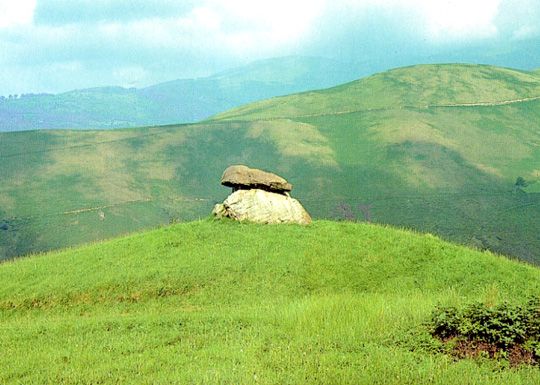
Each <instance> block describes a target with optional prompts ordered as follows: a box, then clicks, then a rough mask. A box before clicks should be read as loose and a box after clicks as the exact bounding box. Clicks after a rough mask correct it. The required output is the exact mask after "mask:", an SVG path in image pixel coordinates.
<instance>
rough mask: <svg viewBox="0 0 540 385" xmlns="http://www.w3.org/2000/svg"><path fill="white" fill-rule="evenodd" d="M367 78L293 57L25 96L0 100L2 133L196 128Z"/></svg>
mask: <svg viewBox="0 0 540 385" xmlns="http://www.w3.org/2000/svg"><path fill="white" fill-rule="evenodd" d="M365 74H366V73H365V72H362V69H361V68H358V67H356V66H354V65H351V64H345V63H340V62H337V61H333V60H329V59H324V58H315V57H296V56H291V57H284V58H275V59H268V60H263V61H258V62H255V63H252V64H249V65H247V66H245V67H242V68H238V69H235V70H232V71H227V72H223V73H219V74H217V75H214V76H210V77H206V78H200V79H181V80H174V81H170V82H166V83H161V84H157V85H154V86H150V87H147V88H142V89H135V88H129V89H127V88H122V87H100V88H91V89H84V90H75V91H70V92H65V93H61V94H56V95H52V94H37V95H36V94H28V95H21V96H17V97H10V98H3V99H0V131H21V130H30V129H50V128H70V129H84V128H93V129H110V128H120V127H137V126H146V125H163V124H176V123H183V122H195V121H199V120H201V119H205V118H207V117H209V116H211V115H214V114H216V113H218V112H221V111H225V110H227V109H230V108H233V107H236V106H239V105H242V104H245V103H249V102H253V101H256V100H260V99H265V98H269V97H272V96H277V95H285V94H290V93H294V92H300V91H306V90H310V89H318V88H326V87H330V86H334V85H337V84H341V83H343V82H346V81H350V80H353V79H357V78H358V77H360V76H362V75H365Z"/></svg>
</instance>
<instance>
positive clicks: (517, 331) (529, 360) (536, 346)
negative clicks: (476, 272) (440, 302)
mask: <svg viewBox="0 0 540 385" xmlns="http://www.w3.org/2000/svg"><path fill="white" fill-rule="evenodd" d="M429 327H430V333H431V335H432V336H433V337H435V338H437V339H438V340H440V341H441V342H443V343H444V344H445V346H446V348H447V351H448V352H449V353H450V354H452V355H453V356H455V357H457V358H490V359H499V360H507V361H508V363H509V364H510V365H511V366H518V365H522V364H525V365H534V366H538V364H539V362H540V297H535V298H532V299H530V300H529V301H528V302H527V303H526V304H525V305H510V304H508V303H503V304H500V305H497V306H488V305H485V304H483V303H473V304H470V305H468V306H466V307H464V308H461V309H460V308H457V307H452V306H450V307H437V308H436V309H435V310H434V311H433V313H432V316H431V321H430V324H429Z"/></svg>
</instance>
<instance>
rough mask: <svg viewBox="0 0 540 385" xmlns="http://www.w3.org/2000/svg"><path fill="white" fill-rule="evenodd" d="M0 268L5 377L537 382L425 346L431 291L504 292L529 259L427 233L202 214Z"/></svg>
mask: <svg viewBox="0 0 540 385" xmlns="http://www.w3.org/2000/svg"><path fill="white" fill-rule="evenodd" d="M336 240H339V242H336ZM0 280H1V282H2V283H3V284H2V286H1V287H0V327H1V329H2V333H0V344H1V345H2V349H3V354H2V355H0V382H1V383H2V384H6V385H7V384H19V383H24V384H43V383H56V384H59V383H80V384H91V383H100V384H116V383H125V382H129V383H131V384H143V383H150V382H151V383H153V384H184V383H213V384H215V383H234V384H252V383H257V382H259V383H264V384H302V383H309V384H329V383H336V382H339V383H341V384H355V385H356V384H421V383H422V384H423V383H432V384H455V383H460V384H464V385H465V384H476V385H481V384H489V385H495V384H501V385H502V384H504V385H506V384H534V383H538V382H539V381H540V371H539V370H538V369H537V368H527V367H519V368H513V369H508V368H506V369H505V366H504V364H502V363H493V362H489V361H488V360H479V361H476V362H472V361H470V360H463V361H455V360H454V359H452V358H451V357H448V356H446V355H444V354H441V353H435V350H436V347H437V344H436V343H435V342H434V341H433V340H431V338H430V337H429V335H427V332H426V330H425V328H424V326H422V325H423V323H424V322H425V321H427V320H428V319H429V317H430V314H431V311H432V310H433V309H434V307H435V306H436V305H438V304H443V305H460V304H463V303H470V302H473V301H483V302H486V303H488V304H493V303H500V302H503V301H505V300H508V301H510V302H514V303H515V302H517V301H521V300H522V299H523V298H526V297H527V296H529V295H533V294H538V290H539V289H540V272H539V270H538V269H537V268H533V267H531V266H528V265H525V264H520V263H517V262H512V261H509V260H507V259H505V258H502V257H497V256H494V255H492V254H490V253H480V252H476V251H472V250H468V249H465V248H463V247H459V246H456V245H452V244H449V243H446V242H443V241H441V240H439V239H437V238H436V237H433V236H430V235H417V234H413V233H409V232H405V231H398V230H394V229H389V228H384V227H380V226H371V225H365V224H351V223H336V222H315V223H314V224H313V225H310V226H308V227H300V226H258V225H243V224H236V223H232V222H211V221H202V222H196V223H188V224H179V225H174V226H172V227H167V228H162V229H159V230H154V231H151V232H148V233H143V234H138V235H133V236H130V237H127V238H123V239H116V240H113V241H109V242H104V243H99V244H95V245H89V246H85V247H82V248H77V249H72V250H66V251H62V252H55V253H51V254H46V255H41V256H33V257H30V258H23V259H20V260H17V261H14V262H8V263H4V264H1V265H0ZM30 368H31V369H30Z"/></svg>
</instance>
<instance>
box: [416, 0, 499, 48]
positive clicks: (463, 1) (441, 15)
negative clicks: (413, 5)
mask: <svg viewBox="0 0 540 385" xmlns="http://www.w3.org/2000/svg"><path fill="white" fill-rule="evenodd" d="M418 3H419V4H418V5H419V7H420V9H421V11H422V13H423V14H424V16H425V21H426V24H427V33H428V37H430V38H432V39H434V40H453V39H459V40H460V39H471V38H472V39H477V38H486V37H491V36H495V35H496V34H497V32H498V31H497V27H496V26H495V18H496V17H497V14H498V10H499V6H500V3H501V1H500V0H444V1H430V0H418Z"/></svg>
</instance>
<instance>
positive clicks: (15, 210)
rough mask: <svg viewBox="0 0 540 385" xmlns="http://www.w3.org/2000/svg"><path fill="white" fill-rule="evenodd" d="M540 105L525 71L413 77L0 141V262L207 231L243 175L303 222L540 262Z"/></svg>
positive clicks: (400, 74)
mask: <svg viewBox="0 0 540 385" xmlns="http://www.w3.org/2000/svg"><path fill="white" fill-rule="evenodd" d="M539 96H540V77H539V76H538V75H534V74H532V73H528V72H522V71H514V70H510V69H503V68H496V67H489V66H473V65H426V66H415V67H408V68H401V69H396V70H393V71H389V72H385V73H382V74H378V75H374V76H371V77H368V78H365V79H362V80H359V81H355V82H352V83H348V84H345V85H342V86H339V87H336V88H331V89H328V90H323V91H315V92H306V93H301V94H296V95H291V96H288V97H278V98H273V99H269V100H267V101H263V102H258V103H255V104H251V105H247V106H244V107H242V108H239V109H235V110H232V111H230V112H227V113H224V114H221V115H218V116H217V117H215V118H214V119H213V120H208V121H205V122H202V123H199V124H189V125H176V126H165V127H147V128H137V129H124V130H115V131H84V132H77V131H32V132H19V133H8V134H1V135H0V159H1V162H0V180H2V185H1V186H0V218H2V220H0V255H4V256H14V255H21V254H25V253H27V252H31V251H41V250H48V249H51V248H58V247H64V246H67V245H74V244H79V243H81V242H87V241H91V240H96V239H103V238H108V237H112V236H114V235H117V234H123V233H126V232H132V231H136V230H138V229H142V228H148V227H152V226H156V225H158V224H163V223H169V222H174V221H179V220H180V221H181V220H190V219H197V218H200V217H206V216H207V215H208V214H209V213H210V211H211V209H212V206H213V204H214V203H217V202H218V201H221V200H223V199H224V198H225V197H226V195H227V194H228V189H225V188H223V187H221V186H220V185H219V179H220V176H221V173H222V172H223V169H224V168H225V167H226V166H227V165H230V164H235V163H244V164H248V165H250V166H252V167H259V168H263V169H269V170H271V171H274V172H277V173H279V174H281V175H283V176H284V177H286V178H287V179H288V180H290V181H291V182H292V183H293V185H294V190H293V195H294V196H296V197H298V198H299V199H300V200H301V201H302V203H303V204H304V205H305V206H306V208H307V209H308V211H310V213H311V214H312V215H313V216H314V217H315V218H333V219H350V220H359V221H367V220H369V221H373V222H378V223H388V224H393V225H397V226H404V227H409V228H414V229H417V230H420V231H425V232H432V233H435V234H438V235H441V236H443V237H445V238H447V239H450V240H453V241H456V242H461V243H464V244H469V245H474V246H476V247H479V248H487V249H491V250H494V251H497V252H501V253H504V254H507V255H511V256H517V257H519V258H522V259H525V260H528V261H532V262H540V255H539V254H538V250H540V238H539V236H538V232H537V230H536V229H537V226H538V218H539V217H540V194H539V191H540V183H538V181H539V178H540V168H539V166H538V164H539V162H540V127H539V124H540V99H538V97H539ZM519 177H521V178H522V179H524V181H525V183H523V184H520V185H516V181H517V179H518V178H519Z"/></svg>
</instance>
